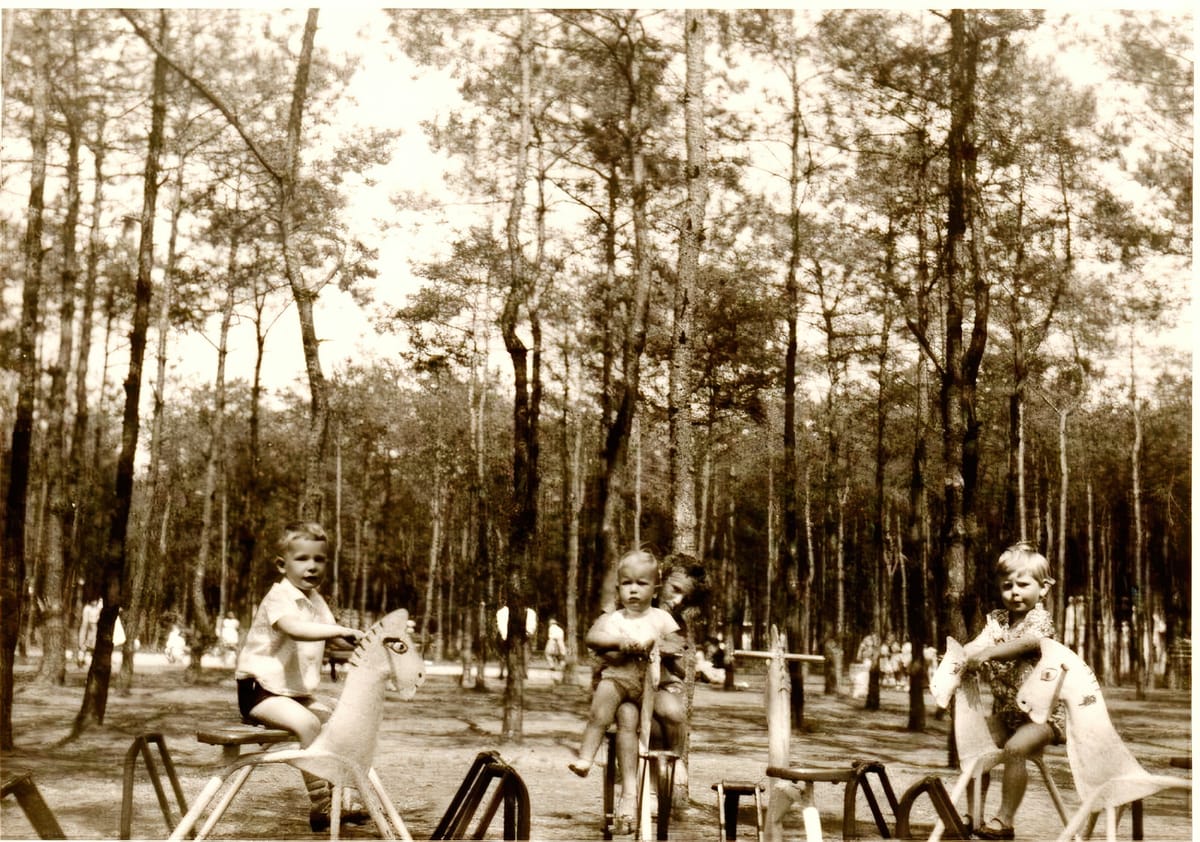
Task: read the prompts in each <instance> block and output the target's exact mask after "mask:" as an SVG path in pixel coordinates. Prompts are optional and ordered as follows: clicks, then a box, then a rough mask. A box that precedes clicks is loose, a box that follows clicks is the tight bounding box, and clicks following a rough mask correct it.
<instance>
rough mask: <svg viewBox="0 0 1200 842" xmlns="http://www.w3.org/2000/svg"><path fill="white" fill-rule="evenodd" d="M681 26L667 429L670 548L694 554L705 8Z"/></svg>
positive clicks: (687, 14) (704, 190)
mask: <svg viewBox="0 0 1200 842" xmlns="http://www.w3.org/2000/svg"><path fill="white" fill-rule="evenodd" d="M683 30H684V31H683V43H684V49H685V53H686V55H687V75H686V82H685V86H684V93H683V112H684V142H685V144H686V147H687V170H686V172H685V173H684V179H685V181H686V183H687V204H686V205H685V207H684V214H683V221H682V222H681V224H680V230H679V272H678V276H677V278H676V282H675V307H674V325H673V332H672V341H671V365H670V386H669V395H670V398H669V401H668V405H667V428H668V437H669V444H668V454H669V474H670V487H671V498H672V502H673V504H674V517H673V521H674V522H673V527H674V528H673V530H672V533H671V547H672V549H673V550H674V551H675V552H677V553H683V554H686V555H690V556H695V555H696V546H697V545H696V481H695V473H694V467H695V450H694V448H693V444H692V441H693V429H694V427H693V424H694V420H695V419H694V412H693V410H692V399H691V395H692V357H693V353H694V352H693V348H694V345H695V329H694V324H695V312H696V305H695V298H696V287H697V282H698V278H697V276H698V274H699V271H700V250H701V248H702V246H703V243H704V210H705V204H706V203H707V201H708V153H707V143H706V140H705V134H704V75H705V65H704V47H705V33H704V12H703V11H700V10H695V9H685V10H684V13H683Z"/></svg>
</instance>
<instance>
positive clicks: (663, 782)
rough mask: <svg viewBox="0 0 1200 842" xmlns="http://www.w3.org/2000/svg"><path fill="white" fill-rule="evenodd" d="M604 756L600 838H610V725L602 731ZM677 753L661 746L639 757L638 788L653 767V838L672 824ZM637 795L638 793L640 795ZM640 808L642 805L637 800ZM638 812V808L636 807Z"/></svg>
mask: <svg viewBox="0 0 1200 842" xmlns="http://www.w3.org/2000/svg"><path fill="white" fill-rule="evenodd" d="M652 734H653V737H652V739H653V738H657V737H658V728H657V723H655V730H654V731H653V732H652ZM604 736H605V740H606V746H607V752H608V755H607V760H606V762H605V764H604V828H603V838H604V839H612V838H613V832H614V830H615V828H616V822H617V815H616V800H617V797H616V791H617V731H616V729H615V728H609V729H608V731H606V732H605V735H604ZM678 759H679V755H678V754H675V753H674V752H671V751H664V750H662V749H651V750H650V751H648V752H646V753H645V754H642V755H641V756H640V757H639V759H638V767H639V769H640V771H639V773H638V792H639V793H642V792H645V791H646V788H645V781H646V775H647V774H650V770H651V769H653V774H654V792H655V796H656V799H657V804H658V814H657V816H656V819H655V824H654V838H655V839H656V840H665V839H667V835H668V832H669V830H670V826H671V804H672V799H673V798H674V791H675V761H677V760H678ZM639 797H640V796H639ZM638 807H639V808H640V807H641V805H640V804H639V805H638ZM638 812H639V814H640V812H641V810H640V809H639V810H638Z"/></svg>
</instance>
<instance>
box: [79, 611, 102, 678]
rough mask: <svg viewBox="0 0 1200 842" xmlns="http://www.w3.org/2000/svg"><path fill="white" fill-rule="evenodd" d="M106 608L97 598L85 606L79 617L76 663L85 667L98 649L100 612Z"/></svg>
mask: <svg viewBox="0 0 1200 842" xmlns="http://www.w3.org/2000/svg"><path fill="white" fill-rule="evenodd" d="M103 608H104V600H103V599H101V598H100V597H96V598H95V599H93V600H92V601H91V602H89V603H88V604H87V605H85V606H83V613H82V614H81V615H80V617H79V638H78V641H77V643H76V646H75V662H76V663H77V664H79V666H83V665H84V663H85V662H86V661H87V659H88V657H89V656H90V655H91V654H92V652H93V651H94V650H95V648H96V629H97V627H98V626H99V624H100V611H101V610H102V609H103Z"/></svg>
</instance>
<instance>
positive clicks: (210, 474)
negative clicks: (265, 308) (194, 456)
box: [185, 243, 237, 683]
mask: <svg viewBox="0 0 1200 842" xmlns="http://www.w3.org/2000/svg"><path fill="white" fill-rule="evenodd" d="M230 248H231V252H232V253H231V254H230V267H229V268H230V271H229V276H228V277H227V278H226V288H225V303H224V305H223V306H222V308H221V328H220V335H219V337H218V339H217V373H216V377H215V378H214V380H213V412H212V434H211V436H210V440H209V445H208V458H207V460H206V464H205V467H204V497H203V500H204V502H203V505H202V507H201V514H200V536H199V539H198V542H197V543H198V545H199V546H198V549H197V552H196V560H195V563H194V566H193V567H192V576H191V603H192V629H193V634H192V639H191V641H190V642H191V648H192V657H191V661H190V662H189V663H188V667H187V670H186V672H185V676H186V679H187V681H188V682H189V683H194V682H196V681H199V679H200V667H201V663H200V661H201V657H202V656H203V655H204V652H205V650H207V649H208V648H209V647H210V646H212V645H213V643H215V642H216V640H217V622H214V621H213V618H211V617H210V616H209V614H208V601H207V599H206V598H205V582H206V580H207V578H208V568H209V559H210V557H211V556H212V545H213V543H214V541H213V517H214V512H213V509H214V507H215V504H216V502H217V494H218V493H220V492H221V490H222V488H223V486H224V484H225V481H224V477H225V395H226V388H225V362H226V358H227V357H228V355H229V327H230V325H231V324H232V322H233V305H234V300H235V294H234V291H235V289H236V287H237V275H236V271H235V266H236V263H237V259H236V249H237V244H236V243H233V244H232V245H231V246H230ZM222 551H223V550H222ZM218 620H219V618H218Z"/></svg>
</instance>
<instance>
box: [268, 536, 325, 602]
mask: <svg viewBox="0 0 1200 842" xmlns="http://www.w3.org/2000/svg"><path fill="white" fill-rule="evenodd" d="M325 550H326V547H325V542H324V541H310V540H307V539H304V538H296V539H294V540H293V541H292V542H291V543H290V544H288V548H287V551H286V552H284V554H283V555H282V556H281V557H279V558H278V559H276V560H275V566H276V567H278V568H279V572H280V573H282V574H283V578H285V579H287V580H288V581H289V582H291V583H292V584H293V585H295V586H296V587H297V588H299V589H300V590H301V591H303V592H304V593H306V594H307V593H312V592H313V591H315V590H316V589H317V588H319V587H320V586H321V581H322V580H323V579H324V578H325V561H326V559H325Z"/></svg>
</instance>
